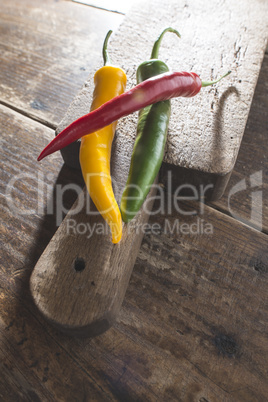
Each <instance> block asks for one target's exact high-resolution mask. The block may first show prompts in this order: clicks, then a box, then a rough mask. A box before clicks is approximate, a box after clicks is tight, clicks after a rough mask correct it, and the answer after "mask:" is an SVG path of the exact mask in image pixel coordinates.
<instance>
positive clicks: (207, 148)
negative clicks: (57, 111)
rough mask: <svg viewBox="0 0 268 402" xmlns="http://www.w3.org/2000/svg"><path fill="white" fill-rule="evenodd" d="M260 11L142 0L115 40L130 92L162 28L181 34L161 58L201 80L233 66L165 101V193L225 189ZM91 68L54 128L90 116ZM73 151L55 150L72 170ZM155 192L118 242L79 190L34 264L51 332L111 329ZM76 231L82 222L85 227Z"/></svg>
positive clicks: (263, 10)
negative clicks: (209, 83) (190, 92)
mask: <svg viewBox="0 0 268 402" xmlns="http://www.w3.org/2000/svg"><path fill="white" fill-rule="evenodd" d="M267 15H268V5H267V2H266V1H261V0H256V1H254V2H251V1H250V0H238V1H236V2H233V1H231V0H226V1H220V0H216V1H214V2H209V1H208V0H206V1H203V2H200V1H199V0H190V1H188V2H184V1H181V0H177V1H175V0H162V1H147V2H145V3H144V2H142V6H141V5H140V4H139V3H137V4H136V6H135V7H134V8H132V10H131V11H130V12H129V14H128V15H127V16H126V18H125V19H124V21H123V23H122V25H121V27H120V28H119V30H118V31H117V32H116V33H115V34H114V35H113V36H112V38H111V42H110V45H109V50H110V54H111V58H112V60H113V62H114V63H115V64H117V65H119V66H121V67H123V68H124V69H125V71H126V73H127V76H128V88H130V87H132V86H134V85H135V83H136V82H135V71H136V69H137V67H138V65H139V64H140V63H141V62H142V61H144V60H146V59H147V58H148V57H149V56H150V52H151V48H152V45H153V42H154V41H155V39H156V37H157V36H158V35H159V33H160V32H161V31H162V30H163V29H164V28H166V27H167V26H172V27H173V28H176V29H178V30H179V31H180V33H181V36H182V38H181V39H178V38H177V37H176V36H175V35H172V34H167V35H166V36H165V38H164V39H163V42H162V47H161V50H160V58H161V59H162V60H163V61H165V62H166V63H167V64H168V65H169V67H170V70H173V71H176V70H177V71H179V70H181V71H183V70H184V71H194V72H196V73H198V74H200V76H201V78H203V79H204V80H210V79H214V78H216V77H217V76H219V75H221V74H222V73H224V72H225V71H227V70H229V69H231V70H232V74H231V76H229V77H227V78H226V79H225V80H223V81H222V82H220V83H219V84H217V85H216V86H214V87H211V88H204V89H202V90H201V93H200V94H198V95H197V96H196V97H195V98H190V99H173V100H172V115H171V120H170V129H169V135H168V141H167V146H166V153H165V158H164V163H163V167H162V170H161V172H160V181H161V182H162V183H163V184H164V185H165V186H166V189H167V191H168V192H170V193H172V194H174V193H175V194H177V195H178V194H179V195H184V192H182V191H181V192H179V193H178V187H179V186H181V185H182V186H183V187H184V190H185V189H186V190H188V191H192V186H194V188H196V191H197V194H198V197H199V198H200V197H201V195H202V193H204V191H205V192H206V195H207V199H210V200H212V199H217V198H219V197H220V196H221V194H222V193H223V191H224V189H225V187H226V184H227V182H228V179H229V177H230V174H231V172H232V169H233V166H234V163H235V161H236V157H237V154H238V150H239V146H240V143H241V140H242V137H243V133H244V128H245V125H246V121H247V116H248V113H249V110H250V105H251V101H252V98H253V94H254V89H255V85H256V82H257V78H258V75H259V71H260V67H261V63H262V59H263V55H264V51H265V47H266V42H267V32H268V24H267ZM99 65H100V66H101V65H102V59H101V55H100V59H99ZM94 73H95V72H94V71H92V73H91V74H90V76H89V78H88V80H87V81H86V82H85V84H84V86H83V88H82V89H81V91H80V93H79V94H78V95H77V97H76V98H75V99H74V100H73V102H72V103H71V105H70V107H69V109H68V111H67V113H66V115H65V117H64V119H63V120H62V122H61V123H60V125H59V127H58V129H57V132H59V131H61V130H62V129H63V128H64V127H65V126H66V125H68V124H69V123H70V122H71V121H73V120H74V119H76V118H78V117H79V116H81V115H83V114H85V113H87V112H88V110H89V108H90V104H91V97H92V93H93V76H94ZM136 122H137V113H135V114H133V115H131V116H128V117H126V118H123V119H122V120H120V121H119V123H118V129H117V135H116V138H115V141H114V146H113V154H112V160H111V164H112V176H113V182H114V185H115V187H116V189H117V192H116V193H117V199H118V201H119V200H120V197H121V193H122V189H123V187H124V184H125V182H126V178H127V174H128V169H129V164H130V157H131V152H132V148H133V143H134V139H135V132H136ZM78 150H79V142H77V143H75V144H72V145H70V146H69V147H67V148H65V149H64V150H63V152H62V155H63V158H64V160H65V162H66V163H68V164H69V165H71V166H73V167H79V164H78ZM206 189H207V190H206ZM176 191H177V193H176ZM192 195H193V193H191V196H192ZM152 197H153V193H150V194H149V196H148V203H147V208H146V210H143V211H141V212H140V213H139V214H138V215H137V217H136V218H135V220H134V221H133V222H132V223H131V224H128V225H124V228H123V239H122V241H121V242H120V243H119V244H117V245H113V244H112V243H111V237H110V233H109V231H108V230H107V231H105V233H103V230H102V229H101V228H103V220H102V218H101V216H100V215H99V214H94V215H92V208H91V210H90V213H88V211H87V204H86V202H85V200H86V199H87V197H86V191H85V190H84V191H83V192H82V193H81V194H80V196H79V198H78V200H77V202H76V204H75V205H74V206H73V208H72V210H71V211H70V212H69V214H68V215H67V216H66V218H65V220H64V221H63V222H62V224H61V225H60V227H59V229H58V230H57V232H56V234H55V235H54V237H53V238H52V240H51V242H50V243H49V245H48V246H47V248H46V250H45V251H44V253H43V254H42V256H41V258H40V259H39V261H38V262H37V264H36V266H35V268H34V270H33V273H32V276H31V281H30V287H31V292H32V295H33V299H34V301H35V303H36V305H37V307H38V308H39V309H40V311H41V312H42V313H43V314H44V315H45V317H47V319H49V320H50V321H51V322H52V323H53V324H54V325H56V326H57V327H58V328H60V329H62V330H64V331H67V332H68V333H70V334H77V335H86V336H94V335H97V334H100V333H102V332H103V331H105V330H107V329H108V328H109V327H110V326H111V325H112V323H113V322H114V320H115V319H116V316H117V313H118V311H119V309H120V306H121V304H122V301H123V298H124V294H125V291H126V288H127V285H128V281H129V278H130V276H131V272H132V269H133V265H134V262H135V259H136V256H137V253H138V251H139V246H140V243H141V240H142V236H143V233H144V230H146V222H147V220H148V216H149V213H150V209H151V207H152V204H153V200H152ZM80 207H81V208H80ZM78 209H79V213H77V210H78ZM79 225H80V226H79ZM78 228H84V229H83V230H84V233H82V232H83V231H82V230H78ZM98 228H99V230H97V229H98Z"/></svg>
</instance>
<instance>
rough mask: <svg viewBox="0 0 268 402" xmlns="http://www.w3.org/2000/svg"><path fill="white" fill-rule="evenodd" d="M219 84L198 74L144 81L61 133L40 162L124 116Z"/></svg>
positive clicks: (170, 75)
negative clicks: (201, 77) (204, 79)
mask: <svg viewBox="0 0 268 402" xmlns="http://www.w3.org/2000/svg"><path fill="white" fill-rule="evenodd" d="M228 74H230V71H228V73H226V74H225V75H223V76H222V77H220V78H219V79H218V80H216V81H210V82H203V81H201V79H200V77H199V76H198V75H197V74H195V73H187V72H174V73H171V72H167V73H164V74H160V75H157V76H155V77H152V78H149V79H148V80H146V81H143V82H141V83H140V84H138V85H136V86H135V87H134V88H132V89H130V90H129V91H126V92H124V93H123V94H121V95H119V96H116V97H115V98H113V99H111V100H110V101H108V102H106V103H104V104H103V105H102V106H100V107H99V108H98V109H95V110H93V111H92V112H90V113H88V114H86V115H84V116H82V117H80V118H79V119H77V120H75V121H74V122H73V123H71V124H70V125H69V126H68V127H66V128H65V129H64V130H63V131H61V132H60V133H59V134H58V135H57V136H56V137H55V138H54V139H53V140H52V141H51V142H50V143H49V144H48V145H47V146H46V147H45V148H44V149H43V151H42V152H41V153H40V155H39V157H38V161H40V160H41V159H43V158H44V157H46V156H48V155H50V154H52V153H53V152H56V151H58V150H60V149H62V148H64V147H66V146H67V145H69V144H71V143H72V142H74V141H77V140H78V139H79V138H81V137H83V136H84V135H87V134H90V133H93V132H95V131H98V130H100V129H101V128H103V127H105V126H108V125H109V124H111V123H113V122H114V121H116V120H118V119H120V118H121V117H124V116H127V115H129V114H131V113H134V112H137V111H138V110H140V109H142V108H144V107H146V106H148V105H151V104H153V103H157V102H159V101H164V100H168V99H171V98H176V97H179V96H183V97H191V96H195V95H197V94H198V92H199V91H200V89H201V87H204V86H208V85H212V84H215V83H216V82H218V81H219V80H221V79H222V78H223V77H225V76H226V75H228Z"/></svg>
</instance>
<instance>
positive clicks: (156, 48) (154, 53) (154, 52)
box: [151, 27, 181, 59]
mask: <svg viewBox="0 0 268 402" xmlns="http://www.w3.org/2000/svg"><path fill="white" fill-rule="evenodd" d="M166 32H173V33H175V34H176V35H177V36H178V37H179V38H180V37H181V35H180V33H179V32H178V31H176V29H173V28H170V27H169V28H166V29H164V31H163V32H162V33H161V34H160V35H159V36H158V38H157V40H156V41H155V43H154V46H153V50H152V53H151V59H158V53H159V47H160V45H161V42H162V39H163V36H164V35H165V33H166Z"/></svg>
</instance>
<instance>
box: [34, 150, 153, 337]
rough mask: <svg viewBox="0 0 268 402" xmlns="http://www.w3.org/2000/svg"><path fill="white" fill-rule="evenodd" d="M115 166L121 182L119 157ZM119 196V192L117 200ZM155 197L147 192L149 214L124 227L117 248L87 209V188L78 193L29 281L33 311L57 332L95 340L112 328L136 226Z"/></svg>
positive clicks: (134, 250) (136, 243)
mask: <svg viewBox="0 0 268 402" xmlns="http://www.w3.org/2000/svg"><path fill="white" fill-rule="evenodd" d="M114 162H115V164H114V171H116V173H114V174H113V179H114V180H115V183H124V182H125V181H126V177H127V173H128V172H127V170H126V169H124V161H123V160H122V158H120V157H118V159H117V160H114ZM121 193H122V188H120V189H119V193H118V194H117V196H118V200H120V196H119V195H120V194H121ZM153 193H154V191H151V192H150V193H149V197H151V202H150V205H149V203H147V211H148V212H145V210H143V211H142V212H141V213H139V214H138V215H137V216H136V217H135V219H134V220H133V221H132V223H131V225H123V233H122V239H121V241H120V242H119V243H118V244H116V245H115V244H113V243H112V241H111V233H110V230H109V229H108V225H106V224H105V222H104V220H103V218H102V216H101V215H100V214H99V213H97V214H96V209H95V208H92V205H91V207H89V205H88V203H87V201H86V200H87V190H86V189H85V190H84V191H83V192H81V194H80V195H79V198H78V200H77V202H76V203H75V204H74V206H73V208H72V209H71V210H70V212H69V213H68V215H67V216H66V218H65V220H64V221H63V223H62V224H61V225H60V227H59V229H58V230H57V232H56V233H55V235H54V237H53V238H52V239H51V241H50V242H49V244H48V246H47V248H46V249H45V251H44V253H43V254H42V256H41V257H40V259H39V260H38V262H37V264H36V266H35V267H34V270H33V273H32V275H31V280H30V287H31V293H32V296H33V299H34V301H35V303H36V305H37V307H38V308H39V310H40V311H41V312H42V313H43V314H44V315H45V317H46V318H47V319H48V320H49V321H50V322H52V323H53V324H54V325H55V326H57V327H58V328H59V329H60V330H62V331H65V332H67V333H69V334H71V335H80V336H96V335H99V334H101V333H103V332H104V331H107V329H109V328H110V327H111V326H112V325H113V324H114V322H115V320H116V319H117V316H118V313H119V310H120V307H121V305H122V302H123V299H124V296H125V292H126V289H127V286H128V282H129V279H130V276H131V273H132V269H133V266H134V263H135V261H136V258H137V255H138V252H139V249H140V244H141V241H142V238H143V230H142V229H143V226H142V228H140V226H141V225H145V224H146V222H147V220H148V216H149V211H150V210H151V207H152V203H153ZM88 198H89V197H88ZM91 204H92V202H91ZM77 211H79V212H77Z"/></svg>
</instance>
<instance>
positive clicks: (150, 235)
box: [0, 107, 268, 402]
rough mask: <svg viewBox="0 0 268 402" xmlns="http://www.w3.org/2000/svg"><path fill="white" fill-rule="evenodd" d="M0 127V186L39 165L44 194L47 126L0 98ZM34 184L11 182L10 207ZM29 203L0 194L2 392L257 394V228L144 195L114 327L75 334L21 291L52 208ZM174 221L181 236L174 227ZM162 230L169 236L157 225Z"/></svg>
mask: <svg viewBox="0 0 268 402" xmlns="http://www.w3.org/2000/svg"><path fill="white" fill-rule="evenodd" d="M0 124H1V129H0V131H1V133H2V136H1V141H2V143H1V145H2V146H1V162H0V163H1V172H2V182H1V194H4V196H5V192H6V185H7V183H8V182H9V180H10V179H11V178H12V177H13V176H14V175H15V174H18V172H26V173H29V174H30V173H34V177H35V178H36V175H37V174H38V172H39V173H40V174H41V173H42V172H44V171H45V172H46V175H45V177H41V178H40V183H42V180H43V182H44V184H45V190H46V192H47V194H48V198H50V196H53V187H54V186H55V185H56V184H57V181H56V179H57V176H58V171H59V169H60V168H61V166H62V161H61V158H60V156H59V155H55V156H54V157H53V163H51V161H50V162H49V161H46V160H44V162H43V163H44V165H43V166H42V168H41V166H40V165H38V164H36V162H35V154H36V152H37V150H38V148H39V145H40V143H41V145H43V143H44V142H46V141H47V140H48V139H49V138H50V137H52V136H53V131H52V130H50V129H48V128H45V127H43V126H42V125H40V124H38V123H37V122H33V121H31V120H30V119H27V118H26V117H24V116H21V115H19V114H17V113H15V112H12V111H10V110H8V109H7V108H4V107H1V119H0ZM36 133H37V135H36ZM12 135H13V137H12ZM37 137H39V138H38V139H37ZM18 156H19V158H18ZM7 161H9V163H7ZM64 169H66V167H65V168H63V169H62V171H61V174H60V176H61V178H59V182H58V183H60V180H63V178H64V177H65V180H67V183H68V175H69V173H70V171H69V172H68V171H66V170H64ZM65 174H66V176H65ZM73 174H75V173H73ZM49 175H50V176H49ZM78 177H79V176H77V177H76V176H73V177H72V179H70V181H69V182H75V181H76V180H78ZM36 187H37V181H36V180H34V179H32V180H29V179H27V180H21V181H20V182H16V184H14V188H13V197H14V200H16V203H17V204H16V205H17V206H26V207H27V208H28V207H31V208H34V207H35V206H36V205H37V204H36V201H37V193H36ZM70 195H71V194H69V196H70ZM66 196H67V194H66ZM71 198H73V195H72V197H71ZM67 199H68V197H66V200H67ZM39 203H40V212H39V213H38V212H37V213H33V214H31V215H29V216H26V215H24V216H22V215H17V216H16V215H14V214H13V212H12V210H10V208H9V207H8V206H7V204H6V199H5V198H4V197H1V208H2V210H1V225H2V227H1V233H3V234H4V235H5V242H3V243H2V245H1V246H2V252H1V254H0V258H1V271H0V282H1V292H2V293H1V297H0V300H1V309H0V310H1V325H0V331H1V350H2V356H3V364H4V371H3V372H4V378H5V379H6V382H5V386H4V388H3V390H4V391H5V394H4V395H8V394H9V393H10V395H14V397H17V398H19V397H20V396H22V395H28V396H31V393H29V391H31V390H34V391H35V394H36V395H37V396H38V397H39V398H40V399H41V400H49V398H50V399H52V400H55V399H56V400H61V399H62V400H66V401H69V400H70V401H71V400H75V399H77V400H83V398H84V399H89V398H92V399H93V400H94V398H95V400H109V399H110V400H111V399H112V400H126V398H127V399H128V400H148V401H155V400H156V398H158V399H159V400H167V401H168V400H170V401H171V400H181V401H187V400H189V401H192V400H197V401H202V402H203V401H204V400H208V401H214V400H215V401H219V402H221V401H224V402H227V401H228V402H229V401H231V402H232V401H235V402H237V401H238V402H240V401H241V402H242V401H243V402H245V401H260V400H265V398H266V395H267V392H268V389H267V381H266V373H267V369H268V367H267V359H266V355H267V349H268V344H267V336H266V329H267V328H266V326H267V325H266V323H267V319H268V308H267V307H268V299H267V285H268V283H267V281H268V277H267V272H268V271H267V236H266V235H265V234H263V233H260V232H258V231H255V230H253V229H251V228H249V227H247V226H245V225H243V224H241V223H240V222H236V221H235V220H234V219H232V218H230V217H228V216H226V215H224V214H222V213H220V212H218V211H216V210H214V209H213V208H210V207H208V206H206V205H203V204H198V203H190V202H187V203H186V202H180V204H179V206H180V209H181V211H187V212H189V213H192V215H185V214H182V212H180V213H179V212H176V210H174V209H175V208H174V207H173V209H172V210H171V211H170V213H165V214H162V215H161V214H160V213H157V208H158V205H157V204H156V205H155V207H154V212H155V213H156V215H155V216H152V217H151V219H150V221H149V223H150V226H149V227H148V228H147V233H146V235H145V237H144V240H143V243H142V247H141V250H140V253H139V257H138V260H137V262H136V265H135V268H134V271H133V275H132V277H131V281H130V285H129V288H128V290H127V293H126V297H125V301H124V303H123V308H122V310H121V313H120V315H119V320H118V322H117V324H116V325H115V326H114V327H113V328H112V329H111V330H109V331H107V332H106V333H104V334H103V335H101V336H99V337H97V338H94V339H90V340H89V339H76V338H72V337H68V336H65V335H63V334H61V333H59V332H58V331H57V330H56V329H54V328H53V327H51V326H50V325H49V324H48V323H47V322H46V321H45V320H44V319H43V317H42V316H41V315H40V314H39V313H38V311H37V310H36V309H35V308H34V305H33V302H32V300H31V298H30V295H29V290H28V282H29V276H30V274H31V271H32V268H33V265H34V263H35V261H36V260H37V258H38V257H39V256H40V255H41V252H42V249H43V247H44V245H45V243H47V242H48V241H49V238H50V237H51V236H52V234H53V232H54V231H55V215H54V216H53V215H52V216H51V217H49V215H46V213H45V211H43V212H41V210H42V206H43V207H44V206H46V205H47V199H46V197H45V196H44V197H43V196H42V197H40V200H39ZM174 205H175V204H174ZM202 208H204V209H202ZM198 219H200V220H201V219H203V228H205V227H207V229H208V228H212V232H213V233H212V234H210V231H208V233H201V226H200V229H199V232H198V231H197V233H193V234H190V235H189V234H187V230H190V225H194V224H197V220H198ZM177 220H179V223H180V226H179V228H180V230H181V231H184V233H181V232H180V231H179V230H178V232H177V230H176V223H178V221H177ZM166 221H167V222H169V223H168V224H167V223H166ZM155 224H156V225H158V226H152V225H155ZM183 224H184V226H182V225H183ZM174 225H175V226H174ZM206 225H209V226H206ZM210 225H211V226H210ZM173 227H175V230H174V232H173V233H170V231H168V230H165V228H166V229H169V228H171V229H172V228H173ZM196 228H197V225H196V226H192V229H193V231H194V230H197V229H196ZM15 357H16V361H15ZM8 368H10V369H9V370H8ZM1 391H2V389H1ZM36 395H33V394H32V398H33V397H34V396H36ZM202 398H203V399H202Z"/></svg>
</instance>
